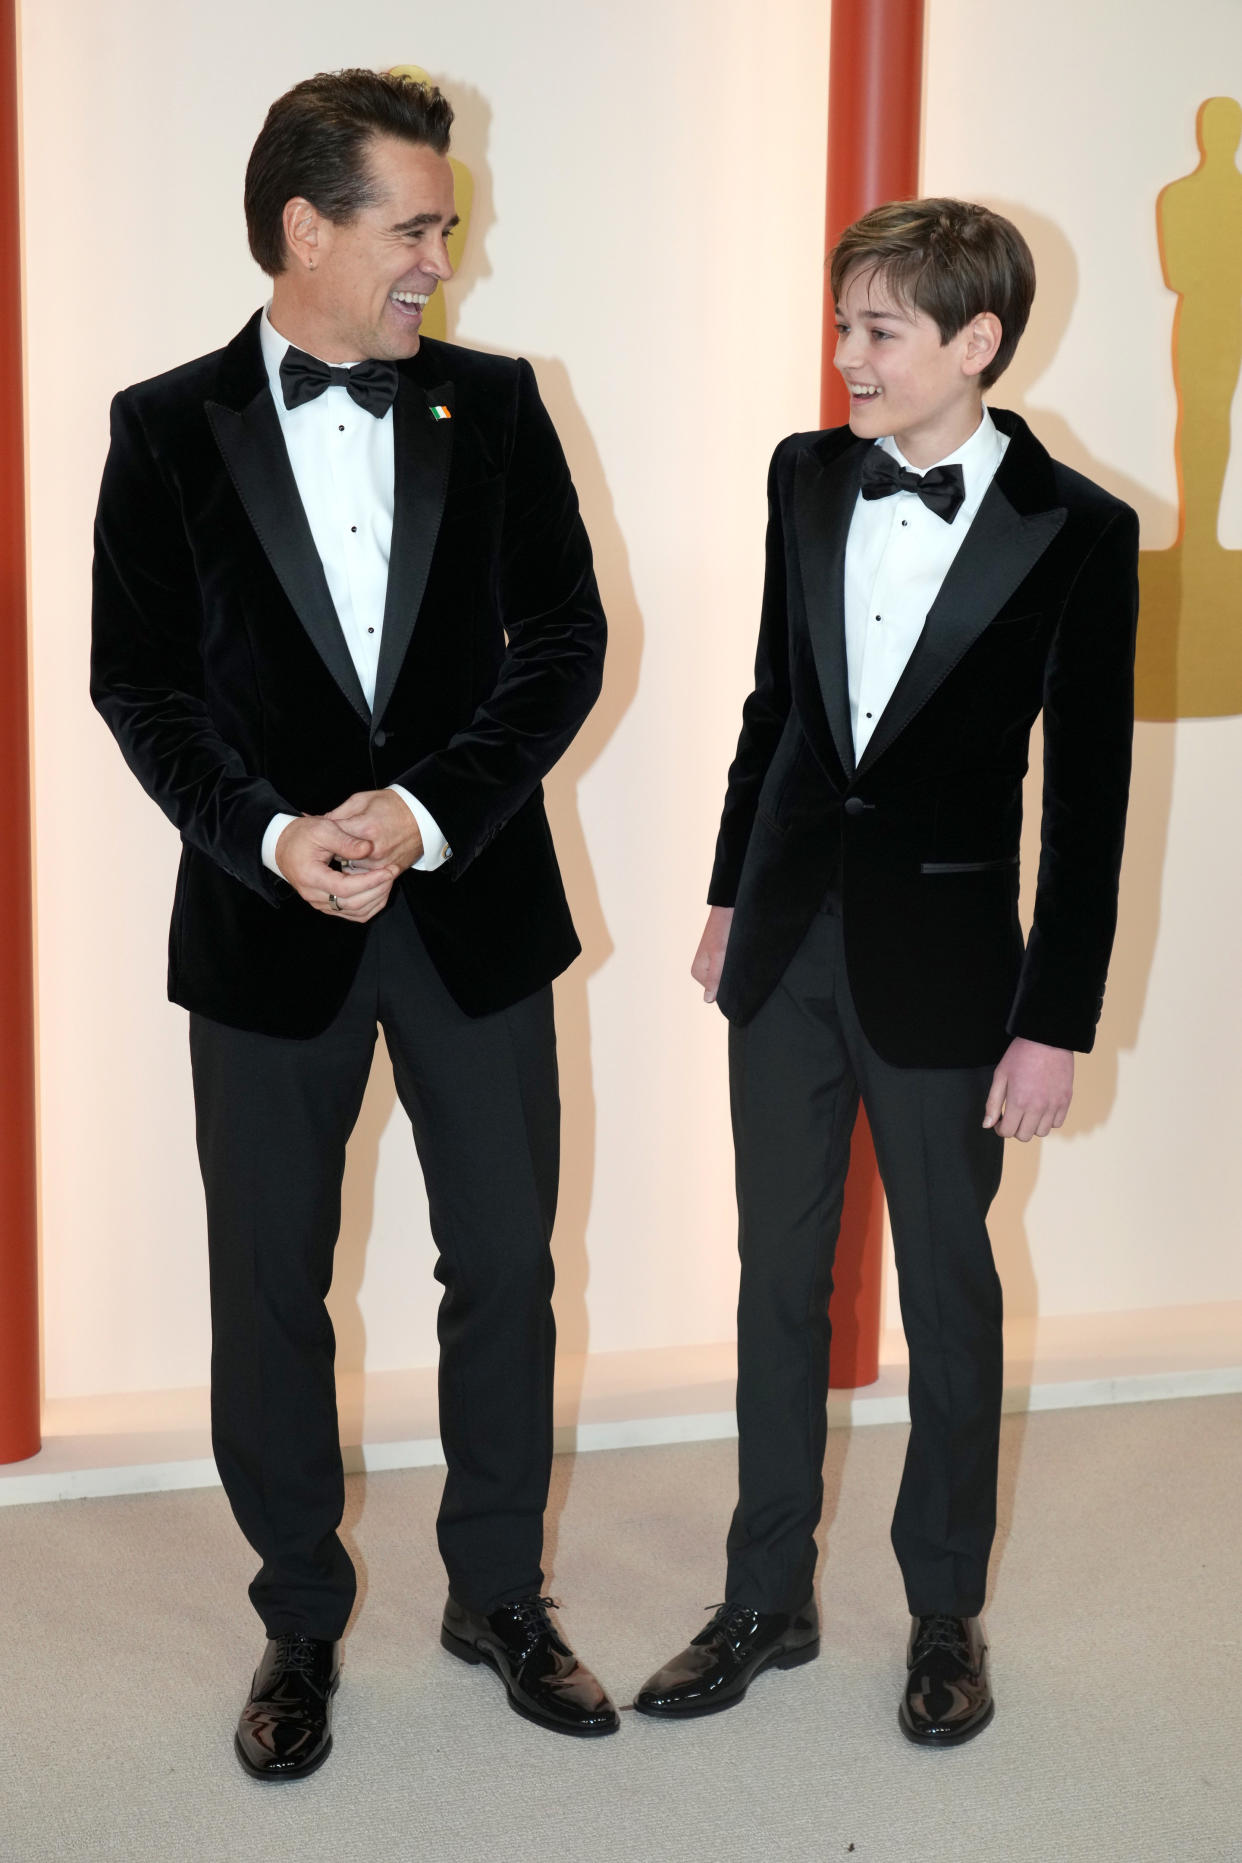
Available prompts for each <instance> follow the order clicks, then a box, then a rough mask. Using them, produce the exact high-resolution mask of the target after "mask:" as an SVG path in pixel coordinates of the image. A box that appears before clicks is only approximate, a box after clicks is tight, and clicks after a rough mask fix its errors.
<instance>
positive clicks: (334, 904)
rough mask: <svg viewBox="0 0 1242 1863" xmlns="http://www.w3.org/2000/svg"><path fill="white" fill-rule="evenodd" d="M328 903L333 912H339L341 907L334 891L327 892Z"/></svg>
mask: <svg viewBox="0 0 1242 1863" xmlns="http://www.w3.org/2000/svg"><path fill="white" fill-rule="evenodd" d="M328 904H329V905H330V906H331V908H332V910H333V911H334V912H339V911H340V909H341V902H340V900H339V899H338V898H337V896H336V894H335V893H329V894H328Z"/></svg>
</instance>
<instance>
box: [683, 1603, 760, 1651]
mask: <svg viewBox="0 0 1242 1863" xmlns="http://www.w3.org/2000/svg"><path fill="white" fill-rule="evenodd" d="M703 1609H704V1610H705V1611H711V1612H712V1613H713V1615H712V1617H711V1619H710V1620H709V1622H707V1623H706V1624H704V1626H703V1628H702V1630H700V1632H699V1634H698V1636H697V1637H696V1638H695V1642H696V1643H706V1641H707V1639H708V1638H709V1637H710V1636H714V1635H715V1634H716V1633H717V1632H719V1634H720V1635H721V1636H722V1637H725V1638H727V1639H728V1641H729V1642H730V1643H732V1644H735V1645H736V1644H737V1643H738V1642H739V1641H740V1640H741V1638H743V1637H746V1636H749V1635H750V1633H751V1631H752V1630H753V1629H754V1627H755V1617H756V1615H757V1613H756V1612H754V1611H752V1610H751V1609H750V1607H749V1605H745V1604H705V1605H704V1606H703Z"/></svg>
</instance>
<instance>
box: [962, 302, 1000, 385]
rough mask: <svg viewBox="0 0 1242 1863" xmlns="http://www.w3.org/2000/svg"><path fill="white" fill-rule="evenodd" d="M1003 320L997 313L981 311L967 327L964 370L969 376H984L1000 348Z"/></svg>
mask: <svg viewBox="0 0 1242 1863" xmlns="http://www.w3.org/2000/svg"><path fill="white" fill-rule="evenodd" d="M1002 335H1003V331H1002V329H1001V320H1000V318H999V317H998V316H997V315H996V313H995V311H980V313H979V315H978V316H977V317H972V318H971V320H970V322H969V323H968V324H967V326H966V349H965V353H964V355H963V357H962V368H963V371H964V373H965V374H967V375H982V373H983V371H984V370H985V369H986V368H987V366H988V364H989V363H990V362H991V361H992V360H993V359H994V358H995V355H996V352H997V350H998V349H999V348H1000V344H1001V337H1002Z"/></svg>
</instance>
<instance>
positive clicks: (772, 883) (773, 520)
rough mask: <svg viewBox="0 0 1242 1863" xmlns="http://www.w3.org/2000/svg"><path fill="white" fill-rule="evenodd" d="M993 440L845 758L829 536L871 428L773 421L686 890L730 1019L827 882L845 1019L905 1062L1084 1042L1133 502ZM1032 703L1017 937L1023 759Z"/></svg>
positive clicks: (1122, 794)
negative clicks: (708, 874)
mask: <svg viewBox="0 0 1242 1863" xmlns="http://www.w3.org/2000/svg"><path fill="white" fill-rule="evenodd" d="M993 419H994V420H995V422H996V424H997V426H998V427H999V428H1000V430H1001V431H1002V432H1003V433H1005V434H1008V435H1009V436H1010V442H1009V445H1008V447H1007V448H1006V451H1005V456H1004V458H1003V460H1002V461H1001V465H1000V468H999V470H998V472H997V474H996V477H995V479H994V480H993V482H992V484H991V486H990V487H989V489H988V492H987V494H986V496H985V498H984V501H983V504H982V505H981V506H980V509H979V511H978V514H977V516H976V518H975V521H974V523H973V524H972V526H971V529H970V532H969V534H968V536H967V538H966V541H965V543H964V544H963V545H962V548H961V550H960V551H959V553H958V555H957V557H956V559H955V560H954V563H953V565H952V567H951V569H950V570H949V573H948V575H947V577H946V578H945V582H944V585H943V587H942V589H941V592H940V594H939V596H938V597H937V599H936V601H935V603H934V604H933V606H932V609H931V611H930V613H929V614H928V617H927V622H926V625H925V627H924V630H923V633H922V635H921V636H920V638H919V641H918V644H917V646H916V647H915V650H914V653H913V654H912V656H911V658H910V662H909V664H908V666H907V667H906V670H905V672H904V673H903V675H902V678H901V680H900V682H899V684H898V686H897V689H896V691H895V692H894V694H893V697H892V699H891V700H890V702H889V704H888V706H887V708H886V709H885V711H884V712H883V714H882V715H881V717H880V720H879V722H878V724H877V725H876V728H875V733H874V735H873V736H872V738H871V740H870V742H869V743H868V745H867V748H866V750H865V752H864V753H863V756H862V758H861V760H860V762H859V764H858V767H857V768H855V764H854V753H853V740H852V734H851V730H850V712H849V689H848V684H847V674H846V658H845V630H844V575H843V572H844V562H845V543H846V536H847V533H848V531H849V525H850V518H851V516H852V514H853V511H854V505H855V501H856V498H857V495H858V485H859V472H860V465H861V461H862V458H863V455H864V453H865V451H866V448H867V446H868V445H869V444H870V442H868V441H860V440H857V439H855V438H854V436H853V435H852V434H851V432H850V430H849V428H848V427H840V428H834V429H831V430H829V431H828V432H825V433H804V434H794V435H793V436H792V437H791V438H789V439H788V440H785V441H783V442H782V443H781V445H780V446H779V447H778V448H777V450H776V453H775V456H774V457H773V460H772V468H771V472H770V475H769V480H768V500H769V523H768V544H767V580H766V585H765V590H764V602H763V614H762V620H761V624H760V631H759V651H758V655H757V659H756V665H755V688H754V691H753V692H752V694H751V696H750V698H749V699H748V700H747V702H746V706H745V710H744V713H743V723H742V733H741V738H740V741H739V743H738V750H737V756H736V758H735V760H734V763H733V766H732V768H731V770H730V772H729V785H728V792H727V795H726V798H725V806H724V816H723V820H722V823H721V829H720V838H719V841H718V843H717V849H716V864H715V869H714V871H713V874H712V880H711V888H710V893H709V898H710V900H711V903H712V904H713V905H730V906H735V907H736V911H735V915H734V920H733V927H732V931H731V933H730V938H729V945H728V951H727V955H726V959H725V966H724V972H723V975H722V977H721V982H720V990H719V996H718V1001H719V1003H720V1007H721V1008H722V1010H723V1011H724V1013H725V1014H726V1015H727V1016H728V1017H729V1018H730V1019H731V1020H732V1021H735V1022H746V1021H748V1020H749V1019H750V1017H751V1016H753V1015H754V1013H755V1011H756V1010H757V1009H758V1008H759V1007H760V1005H761V1004H762V1003H763V1002H764V1000H765V999H766V997H767V996H768V995H769V994H770V993H771V991H772V990H773V989H774V988H775V987H776V985H777V983H778V982H779V980H780V978H781V975H782V973H783V972H784V970H785V967H786V966H787V964H788V963H789V960H790V958H791V957H792V956H793V954H794V952H795V950H796V949H797V947H798V945H799V943H800V941H801V939H802V938H803V936H804V935H805V933H806V931H807V928H808V926H809V925H810V922H811V918H812V916H813V914H814V913H815V912H816V911H817V910H818V909H819V908H820V906H821V904H822V902H823V900H824V898H825V895H826V894H827V893H828V891H829V890H830V889H831V888H836V889H838V890H839V893H840V897H841V912H842V920H843V928H844V935H845V951H846V964H847V968H848V973H849V980H850V987H851V990H852V992H853V995H854V999H855V1003H856V1005H857V1009H858V1014H859V1017H860V1019H861V1021H862V1025H863V1028H864V1030H865V1031H866V1034H867V1037H868V1039H869V1040H870V1042H871V1043H872V1045H873V1046H874V1047H875V1048H876V1050H877V1051H878V1052H879V1054H880V1055H882V1056H883V1058H884V1059H885V1060H887V1061H890V1062H892V1063H894V1064H895V1065H897V1066H902V1067H967V1066H982V1065H985V1064H990V1063H992V1062H995V1061H997V1060H998V1059H999V1058H1000V1056H1001V1054H1002V1053H1003V1052H1004V1049H1005V1047H1006V1046H1007V1043H1008V1040H1009V1038H1010V1037H1011V1036H1015V1035H1021V1036H1025V1037H1027V1038H1029V1039H1030V1040H1032V1041H1039V1042H1047V1043H1049V1044H1050V1045H1052V1046H1054V1047H1060V1048H1077V1049H1082V1050H1084V1051H1085V1050H1088V1049H1090V1047H1091V1045H1092V1043H1093V1041H1094V1039H1095V1026H1096V1022H1097V1021H1098V1019H1099V1014H1100V1007H1101V1004H1102V1001H1103V993H1104V979H1105V976H1106V974H1107V970H1108V959H1109V954H1110V951H1111V949H1112V941H1113V933H1114V929H1115V926H1116V917H1117V885H1118V873H1119V869H1120V863H1121V848H1122V838H1123V834H1124V830H1125V814H1126V800H1127V794H1128V790H1129V779H1130V743H1131V737H1132V732H1133V713H1134V705H1133V664H1134V633H1135V623H1136V619H1137V613H1138V575H1137V572H1138V520H1137V518H1136V516H1135V514H1134V512H1133V511H1132V510H1131V509H1130V508H1129V506H1128V505H1124V504H1122V503H1121V502H1120V501H1119V500H1118V499H1116V498H1113V497H1111V496H1110V495H1109V494H1108V493H1107V492H1105V491H1102V490H1101V489H1100V487H1099V486H1097V485H1093V484H1092V483H1091V481H1090V480H1089V479H1084V478H1082V477H1081V476H1080V475H1079V474H1078V473H1076V472H1071V471H1070V470H1069V469H1068V468H1067V467H1065V466H1061V465H1058V464H1057V463H1056V462H1055V461H1054V460H1052V459H1051V458H1050V457H1049V455H1048V454H1047V452H1045V450H1044V448H1043V447H1042V446H1041V445H1040V444H1039V442H1038V441H1037V440H1036V439H1035V438H1034V436H1033V435H1032V433H1031V432H1030V429H1029V428H1028V427H1027V426H1026V424H1025V422H1024V421H1022V420H1020V419H1019V418H1018V417H1017V416H1016V415H1014V414H1007V413H1004V412H997V411H995V410H993ZM1041 708H1042V710H1043V714H1044V801H1043V833H1042V846H1041V853H1040V863H1039V879H1038V886H1037V890H1036V896H1035V908H1034V922H1033V926H1032V930H1031V936H1030V941H1029V943H1028V944H1027V946H1026V948H1025V951H1024V949H1023V941H1022V933H1021V929H1020V927H1019V923H1018V843H1019V834H1020V830H1021V824H1022V778H1023V776H1024V774H1025V772H1026V767H1027V749H1028V742H1029V737H1030V730H1031V726H1032V724H1033V723H1034V721H1035V719H1036V717H1037V716H1038V714H1039V712H1040V710H1041Z"/></svg>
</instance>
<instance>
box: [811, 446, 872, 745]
mask: <svg viewBox="0 0 1242 1863" xmlns="http://www.w3.org/2000/svg"><path fill="white" fill-rule="evenodd" d="M865 450H866V449H865V446H863V445H861V444H860V445H856V446H851V447H849V448H847V450H846V451H845V452H844V453H842V454H840V455H839V456H838V457H837V458H836V459H833V460H830V461H829V462H828V464H827V465H823V464H821V462H820V461H819V460H818V459H817V458H816V457H815V454H814V452H811V451H808V452H805V453H800V454H799V455H798V459H797V463H796V465H795V467H794V533H795V536H796V537H797V542H798V561H799V564H800V566H801V570H802V597H803V602H804V604H805V607H806V622H807V630H808V632H809V634H810V636H811V650H812V652H813V654H814V656H815V670H816V672H817V673H818V675H819V689H820V692H821V694H822V696H823V701H824V710H825V711H826V712H827V714H828V725H829V729H830V730H831V732H832V739H833V743H834V744H835V745H836V748H837V755H838V757H839V758H840V759H841V767H842V769H843V770H844V771H845V774H846V776H847V777H852V776H853V774H854V733H853V729H852V727H851V725H850V681H849V669H848V667H847V665H846V659H845V544H846V539H847V537H848V536H849V530H850V519H851V518H852V517H853V515H854V505H855V503H856V502H857V499H858V485H859V480H860V477H861V474H862V458H863V453H864V451H865Z"/></svg>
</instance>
